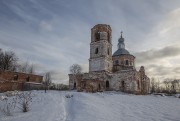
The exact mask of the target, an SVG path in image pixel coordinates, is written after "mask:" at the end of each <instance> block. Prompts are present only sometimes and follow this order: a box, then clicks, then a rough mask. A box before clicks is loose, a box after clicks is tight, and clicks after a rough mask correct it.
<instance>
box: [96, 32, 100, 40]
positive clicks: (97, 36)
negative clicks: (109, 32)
mask: <svg viewBox="0 0 180 121" xmlns="http://www.w3.org/2000/svg"><path fill="white" fill-rule="evenodd" d="M95 36H96V41H99V40H100V32H97V33H96V34H95Z"/></svg>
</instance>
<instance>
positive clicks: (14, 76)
mask: <svg viewBox="0 0 180 121" xmlns="http://www.w3.org/2000/svg"><path fill="white" fill-rule="evenodd" d="M0 77H1V78H3V79H5V80H8V81H12V80H14V81H17V82H26V81H29V82H37V83H41V82H42V80H43V76H40V75H34V74H27V73H21V72H12V71H4V72H0Z"/></svg>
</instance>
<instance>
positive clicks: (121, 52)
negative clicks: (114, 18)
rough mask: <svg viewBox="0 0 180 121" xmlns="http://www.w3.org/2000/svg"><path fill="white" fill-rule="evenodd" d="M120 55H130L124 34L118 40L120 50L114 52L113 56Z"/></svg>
mask: <svg viewBox="0 0 180 121" xmlns="http://www.w3.org/2000/svg"><path fill="white" fill-rule="evenodd" d="M119 55H130V53H129V52H128V51H127V50H126V49H125V44H124V38H123V37H122V32H121V37H120V38H119V39H118V50H116V51H115V52H114V54H113V56H119Z"/></svg>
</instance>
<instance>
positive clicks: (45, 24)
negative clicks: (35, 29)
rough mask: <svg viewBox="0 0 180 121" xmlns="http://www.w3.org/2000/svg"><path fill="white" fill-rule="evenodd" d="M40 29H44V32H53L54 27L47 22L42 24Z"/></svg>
mask: <svg viewBox="0 0 180 121" xmlns="http://www.w3.org/2000/svg"><path fill="white" fill-rule="evenodd" d="M40 27H41V28H42V29H43V30H47V31H52V29H53V27H52V25H51V24H49V23H47V22H46V21H42V22H40Z"/></svg>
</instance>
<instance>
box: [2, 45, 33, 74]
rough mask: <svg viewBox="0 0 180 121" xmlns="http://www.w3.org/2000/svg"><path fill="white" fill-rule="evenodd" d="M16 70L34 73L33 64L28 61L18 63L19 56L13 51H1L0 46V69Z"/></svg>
mask: <svg viewBox="0 0 180 121" xmlns="http://www.w3.org/2000/svg"><path fill="white" fill-rule="evenodd" d="M5 70H9V71H17V72H24V73H34V71H35V70H34V66H33V64H29V62H28V61H26V62H25V63H20V61H19V58H18V57H17V55H16V54H15V53H14V52H13V51H3V50H2V49H1V48H0V71H5Z"/></svg>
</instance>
